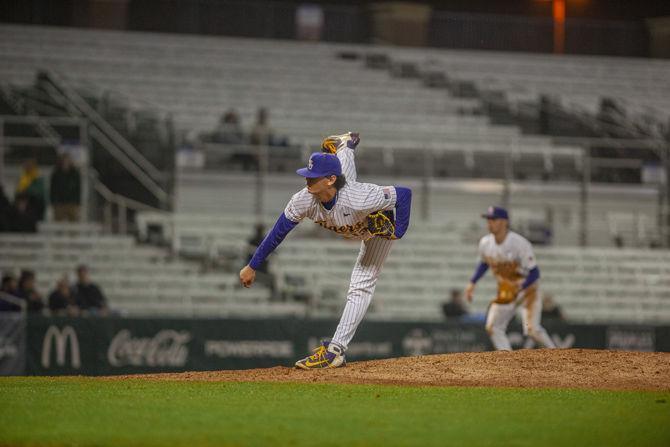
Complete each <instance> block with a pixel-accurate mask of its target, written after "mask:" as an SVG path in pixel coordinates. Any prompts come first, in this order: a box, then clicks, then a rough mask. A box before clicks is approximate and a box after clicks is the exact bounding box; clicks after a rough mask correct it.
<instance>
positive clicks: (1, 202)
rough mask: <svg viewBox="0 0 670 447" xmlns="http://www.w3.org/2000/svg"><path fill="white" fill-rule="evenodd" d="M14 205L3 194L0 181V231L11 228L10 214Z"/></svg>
mask: <svg viewBox="0 0 670 447" xmlns="http://www.w3.org/2000/svg"><path fill="white" fill-rule="evenodd" d="M13 215H14V207H13V206H12V204H11V202H10V201H9V199H8V198H7V195H6V194H5V188H4V187H3V185H2V183H0V233H2V232H5V231H10V230H11V229H12V216H13Z"/></svg>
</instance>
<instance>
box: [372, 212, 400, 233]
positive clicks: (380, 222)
mask: <svg viewBox="0 0 670 447" xmlns="http://www.w3.org/2000/svg"><path fill="white" fill-rule="evenodd" d="M368 231H369V232H370V234H371V235H373V236H379V237H383V238H385V239H396V237H395V218H394V216H393V211H377V212H374V213H371V214H368Z"/></svg>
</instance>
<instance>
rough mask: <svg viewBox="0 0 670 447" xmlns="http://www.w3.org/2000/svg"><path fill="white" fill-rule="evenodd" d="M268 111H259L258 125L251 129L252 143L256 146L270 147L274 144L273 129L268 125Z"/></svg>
mask: <svg viewBox="0 0 670 447" xmlns="http://www.w3.org/2000/svg"><path fill="white" fill-rule="evenodd" d="M268 118H269V117H268V111H267V109H265V108H264V107H261V108H260V109H258V112H257V114H256V124H254V127H253V128H252V129H251V136H250V142H251V144H253V145H255V146H270V145H271V144H272V129H271V128H270V125H269V124H268Z"/></svg>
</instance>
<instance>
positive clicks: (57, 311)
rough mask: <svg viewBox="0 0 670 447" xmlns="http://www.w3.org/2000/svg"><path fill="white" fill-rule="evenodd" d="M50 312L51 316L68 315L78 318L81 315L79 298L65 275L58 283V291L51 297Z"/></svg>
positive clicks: (52, 293)
mask: <svg viewBox="0 0 670 447" xmlns="http://www.w3.org/2000/svg"><path fill="white" fill-rule="evenodd" d="M49 310H50V311H51V315H59V316H63V315H67V316H69V317H76V316H78V315H79V306H78V305H77V298H76V296H75V294H74V292H73V290H72V289H71V288H70V281H69V280H68V278H67V275H63V277H62V278H61V279H59V280H58V282H57V283H56V289H55V290H54V291H53V292H51V294H50V295H49Z"/></svg>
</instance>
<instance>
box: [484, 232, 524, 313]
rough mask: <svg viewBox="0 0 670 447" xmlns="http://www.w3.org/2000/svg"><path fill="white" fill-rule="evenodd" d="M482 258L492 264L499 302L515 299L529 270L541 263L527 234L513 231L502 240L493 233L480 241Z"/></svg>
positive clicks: (489, 264)
mask: <svg viewBox="0 0 670 447" xmlns="http://www.w3.org/2000/svg"><path fill="white" fill-rule="evenodd" d="M479 260H480V261H481V262H484V263H486V264H488V266H489V268H490V269H491V271H492V272H493V274H494V275H495V277H496V281H497V282H498V294H497V296H496V298H495V300H494V302H495V303H498V304H506V303H510V302H512V301H514V299H515V298H516V296H517V293H518V292H519V290H520V288H521V284H522V282H523V279H524V278H525V277H526V276H527V275H528V272H529V271H530V270H532V269H533V268H534V267H536V266H537V262H536V260H535V254H534V253H533V247H532V245H531V244H530V242H528V240H527V239H526V238H524V237H523V236H521V235H520V234H518V233H515V232H513V231H509V232H508V233H507V237H506V238H505V240H504V241H503V242H502V244H497V243H496V240H495V236H494V235H493V234H487V235H486V236H484V237H483V238H481V240H480V241H479Z"/></svg>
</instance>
